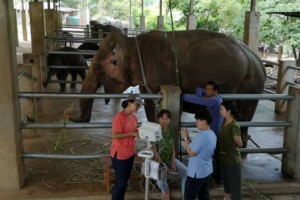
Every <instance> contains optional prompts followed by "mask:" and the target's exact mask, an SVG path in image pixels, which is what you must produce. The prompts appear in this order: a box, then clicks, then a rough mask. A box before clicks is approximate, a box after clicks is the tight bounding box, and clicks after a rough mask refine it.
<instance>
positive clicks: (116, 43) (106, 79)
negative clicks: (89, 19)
mask: <svg viewBox="0 0 300 200" xmlns="http://www.w3.org/2000/svg"><path fill="white" fill-rule="evenodd" d="M130 43H131V39H129V38H127V37H126V36H124V35H122V34H121V33H111V34H109V35H108V36H107V37H106V38H105V39H104V40H103V41H102V43H101V45H100V47H99V51H98V52H97V54H96V55H95V56H94V57H93V60H92V63H91V66H90V69H89V71H88V74H87V77H86V79H85V81H84V82H83V85H82V88H81V93H95V92H97V90H98V89H99V88H100V87H101V86H103V87H104V91H105V93H122V92H123V91H124V90H126V89H127V88H128V87H129V86H131V85H137V84H139V81H138V80H137V79H136V78H135V77H134V76H132V74H133V73H131V68H132V67H134V66H132V62H131V65H130V66H129V65H128V62H126V61H125V58H127V60H128V57H129V55H128V52H130V51H131V50H130V48H129V47H130ZM108 101H109V100H106V103H108ZM93 102H94V99H80V109H81V116H80V117H72V116H71V117H70V120H71V121H74V122H89V121H90V119H91V111H92V106H93Z"/></svg>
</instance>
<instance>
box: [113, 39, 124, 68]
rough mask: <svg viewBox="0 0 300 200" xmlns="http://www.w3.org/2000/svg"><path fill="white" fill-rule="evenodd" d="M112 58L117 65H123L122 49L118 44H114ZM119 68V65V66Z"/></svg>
mask: <svg viewBox="0 0 300 200" xmlns="http://www.w3.org/2000/svg"><path fill="white" fill-rule="evenodd" d="M114 56H115V60H116V62H117V64H118V65H119V64H121V65H122V64H123V62H124V58H125V51H124V48H122V47H121V45H120V44H119V43H116V47H115V49H114ZM119 66H120V65H119Z"/></svg>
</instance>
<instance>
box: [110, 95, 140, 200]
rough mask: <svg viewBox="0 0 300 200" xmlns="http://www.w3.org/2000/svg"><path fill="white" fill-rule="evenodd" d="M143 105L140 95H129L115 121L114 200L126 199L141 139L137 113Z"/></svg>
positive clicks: (113, 154)
mask: <svg viewBox="0 0 300 200" xmlns="http://www.w3.org/2000/svg"><path fill="white" fill-rule="evenodd" d="M142 104H143V102H142V100H141V98H140V97H139V95H137V94H133V93H131V94H129V95H128V97H127V99H126V100H124V101H123V102H122V107H123V110H122V111H120V112H119V113H117V114H116V115H115V116H114V119H113V123H112V142H111V147H110V156H111V159H112V164H113V168H114V170H115V176H116V183H115V186H114V188H113V190H112V200H122V199H124V197H125V191H126V187H127V181H128V179H129V177H130V174H131V170H132V166H133V162H134V156H135V139H136V138H138V137H139V133H138V129H137V117H136V115H135V113H137V111H138V109H139V108H140V107H141V105H142Z"/></svg>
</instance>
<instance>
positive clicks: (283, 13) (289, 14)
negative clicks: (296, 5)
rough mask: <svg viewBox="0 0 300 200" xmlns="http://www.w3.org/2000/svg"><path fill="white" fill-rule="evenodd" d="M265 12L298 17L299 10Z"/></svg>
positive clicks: (299, 15) (299, 14)
mask: <svg viewBox="0 0 300 200" xmlns="http://www.w3.org/2000/svg"><path fill="white" fill-rule="evenodd" d="M267 14H276V15H284V16H287V17H300V12H267Z"/></svg>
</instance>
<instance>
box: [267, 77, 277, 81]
mask: <svg viewBox="0 0 300 200" xmlns="http://www.w3.org/2000/svg"><path fill="white" fill-rule="evenodd" d="M267 78H268V79H271V80H275V81H277V77H275V76H267Z"/></svg>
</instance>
